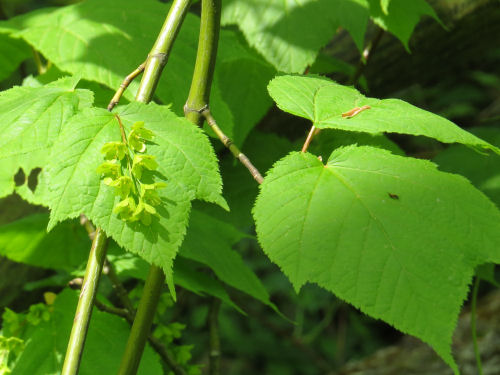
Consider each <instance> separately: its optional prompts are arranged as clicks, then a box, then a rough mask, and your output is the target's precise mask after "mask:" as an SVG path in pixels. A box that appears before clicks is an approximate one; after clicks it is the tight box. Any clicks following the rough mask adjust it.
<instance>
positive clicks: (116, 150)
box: [101, 142, 127, 160]
mask: <svg viewBox="0 0 500 375" xmlns="http://www.w3.org/2000/svg"><path fill="white" fill-rule="evenodd" d="M126 152H127V146H125V144H124V143H123V142H108V143H105V144H104V146H102V148H101V153H103V154H104V159H106V160H112V159H118V160H122V159H123V158H124V157H125V153H126Z"/></svg>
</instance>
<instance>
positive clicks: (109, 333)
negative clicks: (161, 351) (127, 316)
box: [12, 289, 162, 375]
mask: <svg viewBox="0 0 500 375" xmlns="http://www.w3.org/2000/svg"><path fill="white" fill-rule="evenodd" d="M77 303H78V293H77V292H76V291H72V290H69V289H65V290H64V291H63V292H62V293H60V294H59V295H58V296H57V298H56V300H55V303H54V305H53V308H54V310H53V312H52V314H51V315H52V316H51V319H50V321H49V322H44V323H40V324H39V325H38V326H36V327H34V328H33V329H32V330H30V331H29V332H30V333H29V334H28V335H26V337H23V339H24V340H25V341H26V347H25V350H24V351H23V353H22V354H21V356H20V357H19V359H18V361H17V362H16V365H15V367H14V369H13V371H12V375H25V374H30V375H47V374H59V373H60V372H61V368H62V361H63V360H64V353H65V352H66V347H67V345H68V339H69V334H70V332H71V326H72V324H73V317H74V313H75V310H76V305H77ZM94 310H95V311H94V312H93V313H92V324H91V325H90V327H89V332H88V335H87V339H86V342H85V351H84V353H83V357H82V362H81V366H80V370H79V374H81V375H90V374H112V373H114V372H116V369H117V368H118V367H119V366H120V360H121V356H122V353H123V351H124V349H125V343H126V342H127V337H128V335H129V332H130V326H129V325H128V324H127V322H126V321H125V320H124V319H121V318H119V317H117V316H114V315H110V314H107V313H104V312H101V311H99V310H96V309H94ZM145 349H146V350H145V351H144V357H143V359H142V360H141V364H140V366H139V372H138V373H139V374H161V373H162V368H161V365H160V360H159V358H158V356H157V354H155V353H154V352H153V350H152V349H151V348H150V347H149V345H147V346H146V348H145Z"/></svg>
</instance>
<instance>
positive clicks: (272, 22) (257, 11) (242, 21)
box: [222, 0, 368, 73]
mask: <svg viewBox="0 0 500 375" xmlns="http://www.w3.org/2000/svg"><path fill="white" fill-rule="evenodd" d="M367 22H368V4H367V3H366V0H301V1H296V0H269V1H261V0H228V1H225V2H224V6H223V11H222V23H223V24H226V25H227V24H237V25H238V26H239V28H240V29H241V31H242V32H243V33H244V34H245V37H246V38H247V40H248V42H249V44H250V45H251V46H253V47H255V48H256V49H257V50H258V51H259V52H260V53H261V54H262V55H263V56H264V57H265V58H266V59H267V61H269V62H270V63H271V64H273V65H274V66H275V67H276V68H277V69H278V70H280V71H284V72H290V73H302V72H303V71H304V70H305V69H306V67H307V66H308V65H311V64H312V63H313V62H314V59H315V58H316V55H317V53H318V51H319V50H320V49H321V48H322V47H324V46H325V45H326V43H328V41H330V40H331V39H332V37H333V35H334V34H335V31H336V29H337V28H338V27H339V26H342V27H344V28H345V29H347V30H348V31H349V32H350V33H351V35H352V36H353V38H354V41H355V42H356V45H357V46H358V48H359V49H361V48H362V46H363V40H364V34H365V30H366V25H367Z"/></svg>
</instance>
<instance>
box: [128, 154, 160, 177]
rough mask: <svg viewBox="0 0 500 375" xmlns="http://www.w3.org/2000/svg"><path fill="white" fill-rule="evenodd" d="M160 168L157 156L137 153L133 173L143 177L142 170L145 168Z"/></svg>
mask: <svg viewBox="0 0 500 375" xmlns="http://www.w3.org/2000/svg"><path fill="white" fill-rule="evenodd" d="M156 168H158V163H157V162H156V160H155V157H154V156H152V155H135V156H134V161H133V162H132V173H133V174H134V175H135V176H136V177H137V178H138V179H140V178H141V177H142V171H143V170H144V169H149V170H151V171H154V170H155V169H156Z"/></svg>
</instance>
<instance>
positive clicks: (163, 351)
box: [148, 335, 187, 375]
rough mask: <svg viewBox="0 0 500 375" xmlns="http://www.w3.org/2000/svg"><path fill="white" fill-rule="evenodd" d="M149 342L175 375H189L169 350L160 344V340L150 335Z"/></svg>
mask: <svg viewBox="0 0 500 375" xmlns="http://www.w3.org/2000/svg"><path fill="white" fill-rule="evenodd" d="M148 341H149V343H150V344H151V346H152V347H153V349H154V350H155V351H156V352H157V353H158V354H159V356H160V357H161V358H162V359H163V361H165V363H166V364H167V365H168V367H170V369H171V370H172V372H173V373H174V374H175V375H187V373H186V371H184V369H183V368H182V367H181V366H180V365H179V364H178V363H177V361H176V360H175V359H174V358H173V357H172V356H171V355H170V353H169V352H168V351H167V348H166V347H165V345H163V344H162V343H161V342H160V340H158V339H157V338H156V337H154V336H152V335H149V337H148Z"/></svg>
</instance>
